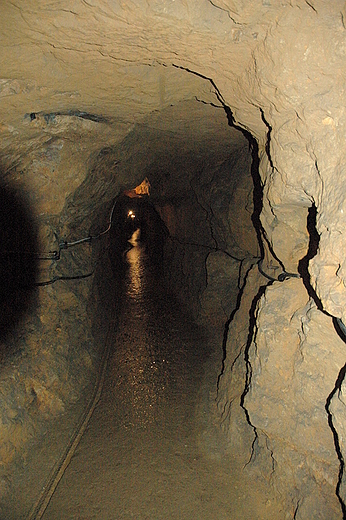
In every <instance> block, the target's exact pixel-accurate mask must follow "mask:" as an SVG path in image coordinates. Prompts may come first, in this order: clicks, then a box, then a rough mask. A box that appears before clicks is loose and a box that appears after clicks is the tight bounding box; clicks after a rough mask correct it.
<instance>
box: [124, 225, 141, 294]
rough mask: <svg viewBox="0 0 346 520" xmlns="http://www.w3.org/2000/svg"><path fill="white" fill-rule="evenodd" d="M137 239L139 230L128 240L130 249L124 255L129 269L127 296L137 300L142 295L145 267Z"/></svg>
mask: <svg viewBox="0 0 346 520" xmlns="http://www.w3.org/2000/svg"><path fill="white" fill-rule="evenodd" d="M139 238H140V229H137V230H136V231H135V232H134V233H133V235H132V237H131V239H130V240H129V243H130V244H131V246H132V248H131V249H130V250H129V251H128V252H127V254H126V261H127V263H128V268H129V269H128V284H127V294H128V296H129V297H130V298H139V297H140V296H141V294H142V287H143V277H144V269H145V266H144V251H143V246H142V245H141V244H140V242H139Z"/></svg>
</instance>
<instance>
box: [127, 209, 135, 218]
mask: <svg viewBox="0 0 346 520" xmlns="http://www.w3.org/2000/svg"><path fill="white" fill-rule="evenodd" d="M127 216H128V218H132V219H134V218H136V215H135V214H134V212H133V211H132V209H130V210H129V212H128V214H127Z"/></svg>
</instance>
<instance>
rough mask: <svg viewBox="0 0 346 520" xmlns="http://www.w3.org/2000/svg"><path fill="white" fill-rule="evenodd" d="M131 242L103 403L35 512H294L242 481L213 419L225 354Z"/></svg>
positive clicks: (82, 516) (222, 516)
mask: <svg viewBox="0 0 346 520" xmlns="http://www.w3.org/2000/svg"><path fill="white" fill-rule="evenodd" d="M132 244H133V246H134V247H132V249H130V251H128V252H127V254H126V256H125V261H126V265H125V269H124V273H123V291H122V298H121V305H120V308H121V311H120V316H119V319H118V320H117V325H115V324H113V325H112V327H111V332H110V334H109V336H108V342H109V345H110V346H111V354H110V357H109V361H108V366H107V373H106V377H105V381H104V385H103V391H102V396H101V399H100V400H99V402H98V404H97V406H96V409H95V411H94V413H93V415H92V417H91V419H90V421H89V423H88V426H87V429H86V431H85V433H84V435H83V437H82V439H81V440H80V442H79V444H78V446H77V448H76V450H75V451H74V454H73V457H72V460H71V462H70V464H69V465H68V466H67V468H66V470H65V472H64V474H63V476H62V478H61V480H60V482H59V484H58V486H57V488H56V489H55V492H54V494H53V496H52V498H51V500H50V502H49V504H48V507H47V508H46V510H45V512H44V513H43V514H42V515H41V514H40V515H39V516H37V517H35V518H41V517H42V518H43V520H58V519H59V520H61V519H62V518H63V519H64V520H72V519H76V520H91V519H92V520H107V519H109V520H110V519H112V520H114V519H115V518H116V519H117V520H121V519H124V520H125V519H126V520H127V519H131V518H135V519H138V520H142V519H143V520H144V519H150V520H159V519H160V520H161V519H162V520H163V519H172V520H173V519H186V520H190V519H191V520H192V519H194V520H196V519H198V520H210V519H213V520H226V519H227V520H230V519H232V520H237V519H239V520H240V519H244V518H248V519H251V520H255V519H271V518H273V519H274V518H275V520H280V519H281V518H282V519H284V518H286V516H285V514H284V512H282V511H280V510H279V508H278V507H277V506H276V505H275V502H274V501H273V500H271V498H270V497H266V496H265V495H264V494H262V493H261V490H260V489H259V488H258V486H257V485H256V483H255V482H244V480H243V479H242V475H240V474H239V471H238V472H237V471H236V470H235V468H233V464H232V460H231V459H230V458H229V457H228V456H227V452H226V450H225V446H224V443H223V439H222V436H221V434H220V432H219V431H218V430H217V427H216V425H215V424H214V425H213V424H212V423H213V418H214V419H215V417H213V413H214V412H213V407H214V401H215V378H216V376H217V370H218V368H219V366H220V359H219V358H220V353H219V354H217V351H216V350H215V349H214V347H215V345H214V346H213V342H210V339H207V336H206V335H205V334H204V333H203V331H201V330H200V329H198V328H197V327H196V326H195V325H194V324H193V323H192V322H191V320H190V319H189V317H188V316H187V315H186V314H184V312H182V309H181V308H180V307H179V305H177V303H176V302H174V299H172V298H171V297H170V296H169V295H168V294H167V292H166V291H165V289H164V284H163V283H162V281H161V280H160V278H159V276H158V274H157V269H156V268H155V265H151V264H149V259H148V255H147V254H146V252H145V250H144V248H143V245H141V244H140V243H139V242H136V241H135V240H134V241H133V242H132ZM109 290H110V291H112V288H111V287H109ZM114 296H115V295H114ZM116 299H117V300H118V296H116ZM118 303H119V302H118V301H117V302H115V300H114V305H118ZM111 307H112V306H109V308H108V309H107V312H109V313H110V314H111V313H112V309H111ZM110 322H111V320H110ZM217 343H218V341H217V338H214V344H217ZM211 347H212V348H211ZM41 462H42V464H44V461H41Z"/></svg>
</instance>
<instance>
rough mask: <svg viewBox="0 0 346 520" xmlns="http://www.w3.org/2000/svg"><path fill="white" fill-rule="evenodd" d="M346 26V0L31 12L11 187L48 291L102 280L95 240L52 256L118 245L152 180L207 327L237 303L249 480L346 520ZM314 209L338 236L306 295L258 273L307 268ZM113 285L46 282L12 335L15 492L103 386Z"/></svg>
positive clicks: (7, 395)
mask: <svg viewBox="0 0 346 520" xmlns="http://www.w3.org/2000/svg"><path fill="white" fill-rule="evenodd" d="M345 16H346V12H345V4H344V2H343V1H340V0H335V1H334V2H332V3H326V2H323V1H322V0H313V1H311V2H307V1H304V0H292V1H290V2H288V1H285V0H271V1H261V0H256V1H254V2H251V3H249V2H243V1H242V0H217V1H215V2H209V1H207V0H203V1H202V2H200V1H198V2H197V1H193V0H192V1H191V2H180V1H176V2H165V1H163V2H161V1H155V0H152V1H149V2H146V3H143V2H141V1H140V0H138V1H134V2H121V3H110V2H108V1H106V0H98V1H89V2H79V1H72V0H71V1H69V2H67V4H66V5H64V6H62V5H61V2H57V1H54V0H53V1H51V0H49V1H48V0H39V1H38V2H35V3H34V5H32V3H27V2H24V1H22V0H17V1H16V2H11V3H6V4H5V5H3V6H2V16H1V20H0V44H1V45H0V48H1V51H0V65H1V66H0V70H1V74H2V77H1V78H0V107H1V119H0V163H1V184H2V186H3V187H4V189H11V190H14V192H15V193H16V194H17V196H18V198H19V199H20V200H23V201H25V204H26V206H27V208H28V212H29V214H30V215H31V219H30V220H31V225H32V227H33V230H34V235H35V236H36V237H37V240H36V245H35V251H34V253H35V255H37V254H39V255H40V256H43V257H47V256H48V257H49V258H51V259H50V260H44V261H42V260H40V261H39V264H38V278H37V281H40V282H45V281H52V280H53V279H55V278H56V277H64V276H71V275H75V276H79V275H86V274H91V272H92V270H93V268H94V266H95V263H96V260H97V252H96V250H95V249H94V250H92V248H91V247H90V244H89V243H82V244H81V245H80V246H78V247H76V248H73V249H68V250H65V249H62V250H61V251H60V253H61V255H60V256H61V259H60V260H57V259H56V258H52V253H51V252H52V251H59V247H60V245H61V244H62V243H64V242H65V241H67V242H73V241H75V240H79V239H81V238H85V237H88V236H89V235H90V234H92V235H97V234H98V233H100V232H102V231H104V230H105V229H106V228H107V226H108V224H109V215H110V211H111V208H112V204H113V201H114V198H115V197H116V196H117V195H118V194H119V193H120V192H121V191H123V190H125V189H133V188H134V187H135V186H136V185H137V184H138V183H139V182H141V181H142V180H143V178H144V177H145V176H148V175H149V174H150V182H151V184H152V186H153V196H154V197H155V199H154V200H155V203H156V204H157V208H158V210H159V211H160V214H161V216H162V218H163V220H164V221H165V223H166V225H167V227H168V229H169V231H170V234H171V236H172V237H175V238H176V239H179V241H180V242H179V245H178V242H177V240H176V241H175V242H174V243H172V244H171V246H170V248H168V249H169V250H168V251H167V254H168V255H169V256H168V257H167V258H170V260H171V262H172V263H171V265H172V266H173V267H172V273H173V274H172V278H173V279H172V285H175V286H176V289H177V291H178V292H180V296H181V297H182V298H183V299H185V300H187V299H191V301H192V302H193V303H192V307H193V310H194V312H195V313H196V314H198V313H200V312H201V308H202V314H203V313H204V318H208V315H213V314H214V317H215V314H217V313H215V309H219V308H220V307H222V312H223V316H222V318H220V321H221V319H224V318H226V320H225V321H227V317H226V316H225V314H228V319H230V320H231V321H230V323H229V328H228V339H227V344H226V346H225V352H224V361H223V369H222V374H221V376H220V379H219V386H218V387H219V408H220V410H221V412H220V413H221V416H222V423H223V425H224V427H225V428H226V429H227V430H228V433H229V439H230V444H229V446H230V449H231V450H232V449H233V450H234V451H236V449H237V448H236V446H237V443H238V442H239V443H240V444H241V445H242V446H243V447H244V450H243V451H244V453H246V454H247V455H246V457H245V458H246V459H247V461H248V460H249V459H250V458H251V464H249V465H248V466H247V471H250V468H251V471H254V472H255V473H256V471H257V472H258V473H259V474H263V475H264V479H267V480H268V489H269V488H270V489H272V493H273V494H275V489H279V490H280V493H281V494H282V502H283V503H284V504H288V503H290V508H289V509H288V514H289V515H290V516H283V518H293V517H294V518H296V519H298V518H300V519H304V518H305V519H306V518H312V517H316V518H318V516H313V515H315V514H316V515H317V514H320V515H322V516H320V518H322V517H323V514H324V512H325V511H326V510H328V508H329V511H330V512H331V513H330V514H329V516H328V517H330V518H341V509H340V508H339V503H338V502H340V501H341V502H343V501H345V499H346V497H345V484H344V482H343V481H342V482H338V479H339V467H340V462H341V461H340V460H339V459H340V458H341V456H343V457H345V453H344V451H345V447H344V444H343V441H342V439H343V434H342V432H343V431H344V428H345V419H344V404H343V400H342V390H343V386H342V373H340V376H339V372H340V370H341V369H342V367H343V366H344V359H343V355H344V354H343V346H344V343H343V342H342V340H341V339H340V338H339V336H338V335H337V333H336V331H335V329H334V327H333V326H332V321H331V317H330V316H333V317H335V318H339V319H341V320H343V322H344V323H346V279H345V276H346V275H345V272H344V271H345V258H346V254H345V253H346V241H345V238H344V233H345V231H344V230H345V218H346V207H345V204H346V203H345V186H344V177H345V175H344V168H345V167H344V164H345V157H344V156H345V146H344V142H345V128H346V126H345V106H346V103H345V89H344V82H345V70H346V68H345V52H346V30H345ZM227 122H229V123H231V122H233V123H235V124H236V125H237V127H238V128H240V129H241V130H242V132H243V134H239V135H241V138H240V137H237V132H235V131H233V129H232V131H231V129H230V127H229V126H228V125H227ZM244 139H245V141H246V139H248V140H249V142H247V141H246V143H247V145H248V146H247V150H246V147H244V145H243V144H242V145H241V144H240V141H241V140H243V142H244ZM232 143H233V144H232ZM237 150H242V153H241V154H240V153H239V152H237ZM256 157H257V158H258V161H257V160H255V162H254V163H252V171H251V174H250V169H251V160H252V159H255V158H256ZM160 161H161V164H160ZM232 161H233V162H234V161H235V162H237V163H238V165H240V166H234V165H233V166H232V164H233V163H232ZM242 169H243V170H244V172H246V174H245V175H244V176H241V175H240V172H241V170H242ZM227 172H229V174H230V179H229V182H225V177H227ZM166 175H167V177H165V176H166ZM251 178H252V182H253V186H252V188H251V189H250V188H249V179H250V180H251ZM165 179H167V180H166V181H165ZM202 188H203V189H202ZM253 191H254V194H255V196H254V199H253V201H252V193H253ZM262 193H263V197H262ZM312 205H314V206H315V207H316V210H317V212H316V214H317V217H316V229H317V232H318V234H319V235H320V240H319V247H318V250H317V253H316V255H315V256H314V258H313V259H312V260H310V263H309V266H308V270H309V273H304V284H303V283H302V280H301V279H300V280H298V279H293V278H292V280H289V279H288V280H285V281H284V282H282V283H281V282H274V281H273V280H270V279H268V278H266V277H265V276H264V277H263V275H261V274H259V273H257V274H255V269H256V268H253V269H252V270H251V271H249V268H250V264H251V263H254V262H255V261H256V260H257V259H258V256H262V257H263V258H264V262H263V264H262V267H263V271H264V272H265V273H267V274H269V275H270V276H271V277H272V278H275V279H276V278H277V274H278V273H280V272H282V271H285V272H288V273H292V274H297V273H298V268H299V262H300V260H301V259H302V258H303V257H304V256H305V255H306V253H307V251H308V246H309V234H308V231H307V215H308V208H309V207H311V206H312ZM251 214H252V216H251ZM251 220H252V222H253V224H254V225H255V227H256V230H255V229H254V228H253V227H252V224H251ZM187 222H188V223H189V225H187ZM191 223H192V226H191ZM191 227H193V229H194V233H195V236H194V244H191V243H190V244H188V242H191V235H190V233H191ZM1 232H2V233H3V234H4V230H1ZM184 235H185V236H184ZM256 236H257V238H258V239H259V242H256ZM183 239H184V240H183ZM184 242H185V244H184ZM21 245H22V244H18V247H19V249H20V247H21ZM217 250H220V251H221V252H220V251H218V252H217ZM211 251H213V253H211ZM47 253H48V255H47ZM211 254H212V255H213V256H210V255H211ZM225 254H226V255H227V254H228V255H233V256H235V257H236V258H239V259H241V261H244V259H246V262H245V264H244V270H243V271H242V272H241V275H240V277H239V262H238V261H235V263H236V264H237V265H236V271H232V273H231V272H230V274H229V275H228V277H227V278H228V280H231V279H235V278H237V279H238V278H239V280H240V285H242V284H243V283H244V281H245V286H244V290H243V292H242V301H241V302H239V301H237V302H236V297H235V294H232V295H229V293H228V292H227V295H226V296H227V297H228V296H230V297H229V299H228V301H227V305H226V307H225V306H224V304H223V301H224V300H223V299H222V298H221V300H220V299H219V300H218V299H217V298H216V299H215V306H214V305H213V303H212V301H213V298H214V297H213V294H216V293H218V289H217V288H218V283H219V281H218V280H220V281H221V283H222V277H223V276H224V274H222V275H221V274H220V272H221V271H222V273H226V272H227V269H226V267H222V266H223V265H224V264H223V260H220V262H218V261H217V257H219V258H220V259H221V258H223V259H224V258H225V257H224V255H225ZM207 255H209V261H208V262H206V259H207ZM251 259H252V260H251ZM214 260H215V261H214ZM250 260H251V261H250ZM247 262H248V263H247ZM208 272H209V274H210V276H209V278H208V276H206V273H207V274H208ZM182 273H183V274H184V276H186V275H187V280H188V283H187V285H184V287H185V292H184V291H183V292H181V291H180V289H182V287H183V284H182V282H181V281H182V279H183V274H182ZM217 273H219V274H217ZM235 273H237V274H235ZM270 276H269V278H270ZM208 279H209V282H211V283H210V284H209V285H208ZM215 281H216V282H215ZM214 282H215V287H214V288H213V284H214ZM270 283H271V284H272V285H270ZM310 284H311V287H310ZM267 285H270V287H267ZM93 291H94V292H93ZM95 291H96V288H95V282H93V278H92V276H90V277H87V278H85V279H83V280H80V281H76V282H74V285H71V284H67V283H59V282H57V283H52V284H50V285H47V286H40V287H38V288H37V289H36V290H35V297H34V298H33V299H32V300H31V304H30V305H31V306H30V308H29V309H27V310H26V313H25V315H24V316H21V319H20V320H19V321H18V322H17V324H16V327H15V328H14V329H12V331H11V334H10V335H9V336H6V338H3V344H4V348H3V352H6V353H7V354H6V356H7V357H6V356H3V357H5V358H6V359H3V367H2V371H1V384H0V392H1V399H2V406H1V409H2V412H1V424H0V436H1V440H2V443H1V444H2V446H3V448H2V452H1V460H2V463H1V470H2V471H3V478H2V483H1V485H0V494H2V495H3V496H6V495H7V494H8V492H9V490H10V479H9V477H8V471H7V470H6V467H7V464H8V463H10V462H11V461H13V460H14V459H16V457H17V458H18V457H19V458H20V457H25V451H26V450H27V448H26V446H27V445H28V442H29V440H30V439H32V437H33V435H34V432H35V435H36V436H37V435H38V431H39V430H40V426H39V425H42V424H45V423H46V421H47V420H48V417H50V416H53V415H59V413H61V412H62V411H63V410H64V409H65V408H66V407H67V406H69V404H71V403H72V402H74V401H76V400H78V396H79V395H80V393H81V392H82V390H83V388H84V389H87V388H89V385H90V381H92V380H93V377H94V376H95V372H96V369H97V364H98V353H99V347H97V346H96V345H95V340H94V339H93V337H92V334H91V330H92V328H91V327H92V322H91V317H90V315H88V313H87V302H88V301H90V300H92V298H94V296H92V294H93V295H95ZM309 295H311V296H309ZM312 297H313V298H314V300H315V301H313V300H312V299H311V298H312ZM203 303H204V307H203ZM234 305H236V308H235V310H236V311H237V312H233V311H232V310H231V307H232V306H234ZM208 309H209V310H210V311H209V310H208ZM208 313H209V314H208ZM249 317H250V321H249ZM207 321H208V320H207ZM213 321H215V320H214V318H213ZM216 321H218V320H216ZM72 330H73V334H71V331H72ZM76 345H79V346H80V345H83V349H76ZM9 351H11V352H12V355H11V356H9V357H8V352H9ZM81 352H82V355H81ZM14 353H15V354H14ZM322 365H323V369H322V368H321V366H322ZM250 367H251V370H250ZM77 373H78V377H76V374H77ZM278 375H280V377H278ZM234 381H236V382H237V385H236V387H234V386H233V382H234ZM287 381H289V382H290V384H289V385H288V384H287V385H285V384H284V383H285V382H287ZM14 383H15V384H14ZM274 383H275V384H274ZM336 385H337V386H338V387H340V388H338V389H339V390H340V391H336V390H337V386H336ZM235 388H236V389H235ZM85 391H86V390H85ZM234 392H235V393H236V396H237V398H236V399H235V397H234ZM236 403H237V404H236ZM326 403H327V404H326ZM326 406H327V409H326ZM228 409H229V410H231V409H232V413H226V412H225V410H228ZM225 414H226V415H225ZM225 417H227V420H225ZM331 425H333V428H334V432H333V431H332V428H331ZM256 432H257V433H256ZM312 432H314V435H313V436H312ZM315 433H318V435H315ZM256 435H257V437H256ZM338 437H340V446H339V448H340V450H341V451H339V454H337V451H338V449H337V448H338V446H337V444H338V443H337V442H336V441H335V439H338ZM254 439H255V441H256V442H255V443H254V444H253V440H254ZM335 443H336V445H335ZM251 450H253V456H252V457H251ZM256 450H257V451H256ZM303 459H304V461H303ZM23 460H24V459H23ZM290 461H291V462H290ZM289 462H290V463H289ZM288 468H291V470H290V471H288ZM326 483H327V484H326ZM322 487H323V489H324V490H323V492H320V491H321V489H322ZM335 490H337V492H338V494H339V501H338V499H337V498H336V495H335ZM314 494H315V495H316V496H318V499H319V500H318V502H316V503H315V504H313V503H312V500H311V497H312V496H314ZM318 507H320V509H319V511H320V513H318ZM333 515H334V516H333Z"/></svg>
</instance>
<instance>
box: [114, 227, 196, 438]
mask: <svg viewBox="0 0 346 520" xmlns="http://www.w3.org/2000/svg"><path fill="white" fill-rule="evenodd" d="M130 243H131V246H132V248H131V249H130V250H129V251H128V252H127V253H126V255H125V257H124V260H125V264H126V265H125V275H124V294H123V298H122V308H121V311H120V316H119V325H118V330H117V332H116V340H115V347H114V348H115V350H114V355H113V359H112V363H111V371H112V374H111V377H112V381H113V390H115V391H116V394H114V393H113V394H112V395H110V396H109V399H110V400H112V401H113V406H114V405H115V406H116V411H115V413H116V417H117V420H118V421H119V422H120V425H121V427H123V428H125V429H134V428H135V429H138V428H139V429H147V428H148V427H149V425H151V424H153V423H155V424H156V425H160V426H162V427H165V425H166V426H167V424H170V416H171V412H172V413H173V410H174V409H176V407H177V406H179V405H181V403H182V402H183V403H184V401H185V399H187V398H188V394H189V391H190V390H191V389H190V390H188V385H189V383H190V380H191V373H193V372H194V369H192V370H191V367H189V366H188V362H187V357H188V354H187V352H188V345H189V343H191V342H192V341H193V342H195V341H196V336H195V335H194V337H193V338H192V337H191V332H192V331H191V326H190V327H189V328H186V327H184V317H183V316H182V315H181V313H180V312H179V309H178V308H177V305H176V304H175V303H174V300H173V299H172V298H171V297H170V296H169V294H168V292H167V291H166V290H165V284H164V282H163V280H162V278H161V275H160V272H159V270H158V269H157V267H156V266H155V264H153V263H151V261H150V257H149V255H148V254H147V251H146V247H145V245H144V244H143V243H142V242H141V241H140V240H139V231H136V232H135V233H134V234H133V235H132V238H131V240H130Z"/></svg>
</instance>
